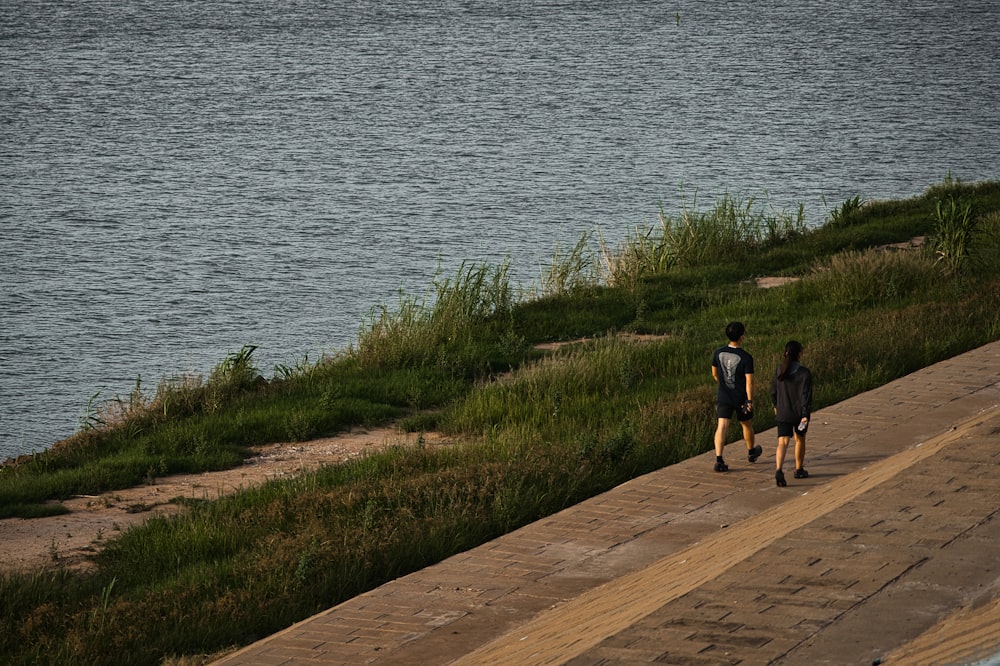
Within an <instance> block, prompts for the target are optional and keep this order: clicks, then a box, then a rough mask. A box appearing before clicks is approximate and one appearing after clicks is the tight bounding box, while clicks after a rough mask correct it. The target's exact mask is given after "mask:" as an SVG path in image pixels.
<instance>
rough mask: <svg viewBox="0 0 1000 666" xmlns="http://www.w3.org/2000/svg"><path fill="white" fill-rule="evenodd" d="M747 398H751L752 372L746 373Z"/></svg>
mask: <svg viewBox="0 0 1000 666" xmlns="http://www.w3.org/2000/svg"><path fill="white" fill-rule="evenodd" d="M747 400H753V373H752V372H751V373H750V374H748V375H747Z"/></svg>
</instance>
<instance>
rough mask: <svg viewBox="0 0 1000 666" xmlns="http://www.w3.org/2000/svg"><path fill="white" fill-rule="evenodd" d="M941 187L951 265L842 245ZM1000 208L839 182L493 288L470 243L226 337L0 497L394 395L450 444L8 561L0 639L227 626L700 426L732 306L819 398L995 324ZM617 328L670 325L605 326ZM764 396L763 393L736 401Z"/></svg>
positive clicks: (983, 188) (54, 652)
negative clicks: (280, 353)
mask: <svg viewBox="0 0 1000 666" xmlns="http://www.w3.org/2000/svg"><path fill="white" fill-rule="evenodd" d="M942 195H955V196H957V195H960V196H961V197H963V199H964V200H970V201H974V202H975V210H976V211H977V215H978V217H977V219H978V220H980V222H981V229H982V231H983V233H981V235H980V236H979V237H978V238H977V240H976V243H975V246H974V247H975V248H976V253H975V254H974V256H972V257H970V263H969V264H968V265H967V267H966V268H965V270H963V271H962V272H960V273H957V274H947V275H945V274H943V273H942V270H941V269H942V265H941V264H935V262H934V261H933V257H931V256H929V255H926V254H921V253H908V254H906V255H901V254H889V253H871V252H868V253H864V252H861V250H864V249H865V248H869V247H872V246H875V245H879V244H883V243H892V242H898V241H903V240H908V239H909V238H911V237H913V236H918V235H922V234H927V233H929V232H932V231H934V230H935V228H936V227H935V202H936V200H937V199H939V198H940V197H941V196H942ZM997 211H1000V184H996V183H992V184H991V183H986V184H980V185H975V186H958V185H955V184H948V183H946V184H945V185H944V186H942V187H939V188H933V189H932V190H930V191H929V192H928V193H927V195H925V196H923V197H919V198H916V199H914V200H911V201H905V202H881V203H876V204H870V205H866V206H862V207H861V208H860V209H859V210H854V209H853V208H852V209H847V208H846V207H845V209H844V211H843V215H840V216H838V218H837V220H836V222H831V223H830V224H827V225H826V226H824V227H822V228H820V229H818V230H815V231H810V232H807V231H805V230H801V229H800V230H793V233H788V234H784V235H783V236H782V237H781V238H777V239H770V240H768V241H767V242H740V243H737V244H736V245H734V246H733V247H729V248H726V251H725V252H724V253H721V254H722V255H723V256H726V257H727V259H728V261H727V262H726V263H725V264H724V265H717V264H716V263H714V262H712V263H705V262H698V261H688V262H685V261H683V258H682V260H677V261H675V263H673V264H672V265H671V267H670V269H669V270H667V271H665V272H663V273H660V274H648V273H647V274H642V275H637V276H632V277H633V279H631V280H621V283H622V284H627V285H628V286H619V287H615V288H611V287H602V286H597V285H594V284H593V282H592V281H586V280H584V281H579V282H577V283H575V284H574V286H573V287H572V288H571V289H564V290H562V291H560V293H558V294H555V295H551V296H546V297H544V298H536V299H531V300H527V301H523V302H515V300H514V299H512V298H511V297H510V295H509V293H507V290H506V288H505V272H504V268H503V267H500V268H497V269H475V268H472V269H469V270H468V271H467V272H466V273H464V274H462V275H460V276H457V277H456V278H455V280H454V281H446V283H444V284H441V285H439V293H438V301H437V303H436V304H435V305H434V307H433V310H432V311H428V310H427V309H424V308H421V307H419V304H415V303H410V304H404V305H403V306H401V308H400V311H399V312H393V313H385V316H384V317H382V318H380V319H379V318H377V319H373V321H372V322H371V326H370V327H369V334H368V335H367V336H362V338H361V339H360V340H359V344H358V347H357V349H352V350H350V351H349V353H345V354H344V355H343V356H342V357H340V358H337V359H330V360H327V361H326V362H324V363H321V364H317V365H316V366H310V367H303V368H298V369H295V370H294V371H285V372H283V373H280V375H279V377H277V378H275V379H273V380H270V381H265V380H263V379H262V378H261V377H260V375H259V373H258V372H257V371H256V370H255V369H254V368H253V366H252V351H251V350H245V353H243V354H241V355H237V356H235V357H231V358H229V359H226V361H224V362H223V363H221V364H220V366H219V368H217V369H216V372H214V373H213V375H212V376H211V377H210V378H209V379H208V380H207V381H205V382H203V383H201V384H197V385H195V386H187V387H176V386H161V387H160V389H159V391H158V393H157V395H156V396H155V397H154V398H153V399H146V398H142V397H141V396H134V397H132V398H131V399H129V400H126V401H122V403H120V404H119V408H120V414H119V416H118V418H117V420H115V421H114V424H113V425H112V424H111V423H110V422H109V425H106V426H102V427H97V428H93V429H90V430H87V431H85V432H82V433H81V434H80V435H79V436H77V437H76V438H74V439H73V440H71V441H69V442H67V443H66V444H64V445H63V446H60V447H58V448H57V449H56V450H54V451H52V452H50V453H47V454H44V455H41V456H36V457H35V458H34V459H33V460H31V461H29V462H27V463H26V464H23V465H20V466H17V467H16V468H5V469H4V470H3V472H2V473H0V499H2V503H3V506H4V507H6V508H7V510H8V511H11V510H12V511H13V512H21V513H30V512H31V511H33V510H35V508H36V507H39V506H43V505H41V504H40V502H41V501H42V500H45V499H47V498H59V497H64V496H67V495H70V494H74V493H82V492H96V491H98V490H103V489H108V488H114V487H122V486H123V485H127V484H130V483H134V482H136V481H137V480H141V479H142V478H144V477H155V476H156V475H157V474H163V473H167V472H173V471H180V470H187V469H203V468H217V467H221V466H225V465H231V464H234V463H235V461H236V460H238V459H240V458H241V457H242V455H243V454H244V452H245V451H246V448H247V447H248V446H250V445H252V444H255V443H262V442H265V441H274V440H282V439H289V438H291V439H296V438H297V439H304V438H307V437H311V436H314V435H317V434H326V433H330V432H335V431H337V430H338V429H342V428H345V427H347V426H349V425H351V424H353V423H367V424H373V423H377V422H383V421H385V420H388V419H397V418H404V419H405V422H407V423H409V424H410V426H411V427H412V428H414V429H418V430H419V429H428V428H437V429H441V430H444V431H446V432H449V433H451V434H453V435H455V436H456V437H457V438H459V439H460V440H461V441H462V442H463V443H462V444H459V445H457V446H455V447H453V448H450V449H448V450H443V451H430V450H425V449H421V448H417V449H410V450H402V449H399V450H391V451H388V452H386V453H385V454H382V455H378V456H373V457H371V458H368V459H365V460H361V461H357V462H353V463H350V464H347V465H343V466H335V467H330V468H327V469H324V470H321V471H320V472H317V473H315V474H310V475H307V476H305V477H303V478H301V479H298V480H295V481H286V482H276V483H271V484H268V485H267V486H265V487H263V488H259V489H256V490H251V491H247V492H245V493H242V494H240V495H238V496H234V497H231V498H227V499H224V500H219V501H216V502H210V503H204V504H199V505H196V506H193V507H192V510H191V512H190V513H189V514H188V515H186V516H184V517H181V518H177V519H172V520H153V521H151V522H150V523H149V524H147V525H146V526H144V527H141V528H138V529H134V530H131V531H130V532H128V533H126V534H125V535H123V536H122V537H120V538H118V539H115V540H114V541H112V542H111V543H109V544H108V547H107V549H106V550H105V551H104V553H103V554H102V555H101V556H100V557H99V558H97V569H96V571H95V572H93V573H90V574H73V573H69V572H66V571H56V572H37V573H30V574H23V575H14V576H5V577H4V578H3V579H2V580H0V598H2V599H4V603H3V605H2V610H0V622H2V624H0V627H2V631H0V655H3V656H4V658H5V660H6V661H7V662H9V663H15V664H16V663H60V662H62V663H70V662H79V663H130V664H131V663H158V662H160V661H161V660H162V659H163V658H164V657H165V656H168V655H171V654H191V655H193V654H200V653H206V652H211V651H213V650H218V649H222V648H225V647H227V646H231V645H235V644H240V643H244V642H246V641H250V640H253V639H255V638H258V637H260V636H263V635H266V634H268V633H271V632H274V631H276V630H278V629H280V628H282V627H284V626H287V625H288V624H291V623H292V622H295V621H296V620H298V619H301V618H303V617H306V616H308V615H310V614H312V613H314V612H316V611H317V610H319V609H322V608H325V607H329V606H331V605H333V604H335V603H337V602H338V601H340V600H343V599H345V598H349V597H351V596H353V595H356V594H358V593H360V592H362V591H364V590H366V589H370V588H371V587H373V586H376V585H378V584H380V583H382V582H384V581H386V580H390V579H392V578H394V577H397V576H399V575H401V574H404V573H406V572H408V571H412V570H415V569H417V568H420V567H423V566H426V565H428V564H431V563H433V562H436V561H439V560H440V559H442V558H444V557H447V556H448V555H450V554H453V553H455V552H458V551H461V550H463V549H467V548H470V547H473V546H475V545H477V544H479V543H482V542H483V541H484V540H487V539H489V538H492V537H494V536H496V535H498V534H502V533H504V532H506V531H509V530H511V529H513V528H516V527H518V526H520V525H523V524H525V523H527V522H530V521H532V520H535V519H537V518H539V517H541V516H544V515H547V514H549V513H552V512H554V511H557V510H559V509H561V508H563V507H565V506H567V505H570V504H572V503H575V502H579V501H581V500H582V499H585V498H586V497H589V496H592V495H594V494H596V493H599V492H601V491H603V490H605V489H607V488H610V487H613V486H614V485H616V484H618V483H621V482H622V481H624V480H626V479H628V478H631V477H634V476H636V475H638V474H642V473H644V472H646V471H649V470H652V469H656V468H658V467H661V466H663V465H667V464H670V463H672V462H676V461H678V460H681V459H684V458H686V457H689V456H691V455H693V454H696V453H700V452H702V451H704V450H707V449H708V448H710V446H711V434H712V432H713V431H714V418H713V417H712V413H713V410H712V400H713V395H714V390H713V387H712V385H711V381H710V376H709V373H708V358H709V355H710V353H711V350H712V349H713V348H714V347H715V346H717V345H719V344H722V343H723V340H722V329H723V327H724V326H725V324H726V322H727V321H730V320H732V319H740V320H743V321H745V322H746V323H747V324H748V328H749V341H748V348H749V349H750V350H751V351H752V352H753V353H754V354H755V355H756V356H757V358H758V363H759V364H760V366H761V368H765V369H769V368H770V367H771V365H772V364H774V363H776V361H777V358H776V355H777V353H778V352H779V351H780V349H781V348H782V346H783V345H784V342H785V341H786V340H787V339H788V338H790V337H795V338H798V339H800V340H802V342H804V343H805V345H806V347H807V349H809V359H810V367H811V368H812V369H813V371H814V373H815V376H816V378H817V391H816V398H815V399H816V403H817V404H816V407H817V408H819V407H822V406H824V405H829V404H832V403H834V402H837V401H839V400H842V399H844V398H845V397H848V396H850V395H854V394H857V393H858V392H861V391H864V390H867V389H869V388H872V387H874V386H877V385H880V384H882V383H885V382H886V381H890V380H892V379H894V378H896V377H899V376H902V375H904V374H906V373H908V372H912V371H913V370H915V369H918V368H920V367H923V366H925V365H928V364H931V363H934V362H936V361H938V360H941V359H943V358H947V357H949V356H952V355H954V354H957V353H961V352H964V351H966V350H968V349H972V348H974V347H976V346H979V345H981V344H984V343H985V342H988V341H991V340H996V339H998V338H1000V314H998V311H1000V307H998V301H997V299H996V298H995V297H994V296H993V295H995V294H997V293H998V289H997V288H998V287H1000V265H998V261H1000V260H998V258H997V257H998V256H1000V252H998V250H1000V241H998V232H997V229H998V227H1000V218H998V213H997ZM713 242H715V243H717V242H719V241H718V240H717V239H715V240H713ZM717 254H719V253H717ZM675 259H676V257H673V258H672V259H671V260H672V261H673V260H675ZM768 274H772V275H773V274H782V275H795V276H802V277H804V278H805V279H803V280H802V281H800V282H797V283H795V284H793V285H789V286H786V287H783V288H780V289H775V290H759V289H756V288H755V287H754V286H753V285H752V284H750V283H749V282H748V280H749V279H750V278H752V277H755V276H761V275H768ZM984 294H985V295H987V297H985V298H984ZM956 323H960V325H956ZM622 330H631V331H637V332H651V333H660V334H664V335H665V336H666V337H665V338H664V339H662V340H661V341H658V342H654V343H649V344H643V345H635V344H629V343H626V342H623V341H621V340H620V339H618V338H616V337H614V336H609V337H602V336H604V334H606V333H610V332H615V331H622ZM584 335H586V336H598V337H597V338H596V339H594V340H592V341H590V342H588V343H585V344H577V345H571V346H569V347H566V348H563V349H562V350H560V351H558V352H556V353H553V354H548V355H544V356H541V355H540V354H539V353H538V352H536V351H533V350H532V348H531V345H532V343H536V342H541V341H546V340H567V339H574V338H576V337H579V336H584ZM500 372H505V373H509V374H507V375H506V376H505V377H504V380H503V381H495V380H493V378H495V376H496V375H497V373H500ZM765 373H766V371H765ZM760 384H761V386H760V387H759V388H760V391H759V392H760V393H761V395H759V396H758V401H760V400H761V399H763V398H764V395H763V391H764V390H765V387H764V386H763V383H760ZM761 411H762V412H766V411H767V410H761ZM102 418H103V417H102ZM770 421H771V417H769V415H767V414H766V413H762V414H761V416H760V417H759V419H758V420H757V423H756V425H757V427H758V428H759V429H764V428H767V427H769V426H770V425H771V422H770ZM734 435H735V433H734ZM46 506H47V505H46Z"/></svg>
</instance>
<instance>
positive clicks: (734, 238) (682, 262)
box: [601, 193, 806, 286]
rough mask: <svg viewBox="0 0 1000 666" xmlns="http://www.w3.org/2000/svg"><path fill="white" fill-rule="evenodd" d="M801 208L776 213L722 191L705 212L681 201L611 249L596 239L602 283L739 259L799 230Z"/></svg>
mask: <svg viewBox="0 0 1000 666" xmlns="http://www.w3.org/2000/svg"><path fill="white" fill-rule="evenodd" d="M805 230H806V226H805V217H804V213H803V208H802V206H799V209H798V212H797V213H796V214H795V215H791V214H788V213H787V212H785V211H776V210H773V209H772V208H771V207H769V206H768V205H767V204H766V202H759V201H758V200H757V199H756V198H755V197H752V196H751V197H747V198H746V199H742V198H738V197H734V196H733V195H730V194H728V193H727V194H724V195H723V196H721V197H719V198H718V199H717V200H716V202H715V205H714V207H713V208H712V209H711V210H709V211H706V212H699V211H698V210H697V198H695V201H694V204H693V207H692V208H691V209H689V208H688V206H687V204H686V203H685V204H684V205H683V206H682V209H681V213H680V214H679V215H678V216H668V215H667V214H666V213H664V211H663V209H662V208H661V210H660V215H659V226H658V227H653V228H650V229H648V230H645V231H639V230H636V231H635V232H634V233H633V234H632V235H631V236H629V237H628V238H627V239H626V240H625V242H624V243H623V244H622V245H621V246H620V247H619V248H617V249H612V248H611V247H609V246H608V245H607V244H606V243H604V242H603V239H602V247H601V254H602V258H603V267H604V280H605V283H606V284H608V285H632V286H634V285H635V284H636V283H637V281H638V280H640V279H641V278H643V277H647V276H651V275H661V274H664V273H669V272H670V271H671V270H672V269H674V268H678V267H680V268H691V267H696V266H707V265H712V264H714V263H717V262H718V261H719V259H720V258H721V257H725V258H726V260H727V261H732V262H740V261H742V260H743V259H745V258H746V257H747V256H749V255H750V254H752V253H754V252H757V251H760V250H761V249H763V248H765V247H773V246H777V245H780V244H782V243H785V242H787V241H789V240H791V239H793V238H797V237H799V236H801V235H802V234H804V233H805Z"/></svg>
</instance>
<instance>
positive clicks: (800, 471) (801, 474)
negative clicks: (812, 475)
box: [795, 467, 809, 479]
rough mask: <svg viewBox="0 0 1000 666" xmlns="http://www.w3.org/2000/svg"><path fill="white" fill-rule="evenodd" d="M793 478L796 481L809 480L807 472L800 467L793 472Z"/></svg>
mask: <svg viewBox="0 0 1000 666" xmlns="http://www.w3.org/2000/svg"><path fill="white" fill-rule="evenodd" d="M795 478H796V479H808V478H809V472H807V471H806V470H805V468H802V467H800V468H798V469H797V470H795Z"/></svg>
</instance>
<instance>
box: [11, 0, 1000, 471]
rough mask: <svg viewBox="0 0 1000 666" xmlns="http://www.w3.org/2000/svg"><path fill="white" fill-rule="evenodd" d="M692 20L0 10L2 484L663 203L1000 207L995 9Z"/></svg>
mask: <svg viewBox="0 0 1000 666" xmlns="http://www.w3.org/2000/svg"><path fill="white" fill-rule="evenodd" d="M712 4H719V5H720V6H718V7H710V6H708V3H697V4H695V3H664V2H662V1H661V0H626V1H622V2H614V3H610V2H603V1H602V2H569V1H565V2H560V1H551V2H541V1H536V2H527V1H522V2H502V3H500V2H460V1H457V0H445V1H443V2H438V3H425V2H422V1H417V0H412V1H408V0H390V1H388V2H367V1H364V0H363V1H360V2H358V1H352V2H330V1H326V0H324V1H320V0H300V1H296V2H283V3H280V4H275V3H271V2H264V1H263V0H259V1H258V0H229V1H226V2H197V3H192V2H177V1H170V0H156V1H153V0H136V1H134V2H129V3H116V2H106V1H100V0H90V1H86V0H74V1H70V2H55V1H43V0H0V5H2V7H0V64H2V67H0V182H2V189H0V225H2V226H0V229H2V235H0V242H2V248H0V250H2V257H3V263H2V268H0V271H2V272H0V276H2V280H0V285H2V286H0V289H2V291H0V317H2V321H0V324H2V326H0V459H2V458H4V457H7V456H10V455H16V454H20V453H25V452H30V451H33V450H41V449H44V448H46V447H48V446H50V445H51V444H52V443H54V442H55V441H57V440H59V439H62V438H64V437H67V436H69V435H70V434H72V433H73V432H74V431H75V430H76V429H77V427H78V424H79V419H80V417H81V416H82V415H83V414H84V412H85V409H86V406H87V404H88V401H89V400H90V399H91V397H92V396H94V395H95V394H98V395H99V398H110V397H113V396H115V395H125V394H127V393H128V392H129V391H130V390H131V389H132V387H133V386H134V385H135V383H136V379H137V377H141V378H142V381H143V384H144V386H146V387H147V388H148V389H149V390H152V388H153V387H155V384H156V383H157V382H158V381H159V380H160V379H161V378H163V377H172V376H176V375H179V374H182V373H188V374H204V373H207V372H209V371H210V370H211V368H212V367H213V366H214V365H215V364H216V363H217V362H218V361H220V360H221V359H223V358H224V357H225V356H226V354H228V353H231V352H235V351H237V350H239V349H240V348H241V347H242V346H243V345H245V344H255V345H258V346H259V349H258V351H257V353H256V356H255V358H256V360H257V363H258V365H259V367H261V369H262V370H264V371H265V374H268V375H269V374H270V370H271V368H272V367H273V366H274V364H276V363H284V364H288V365H291V364H294V363H296V362H298V361H300V360H301V359H303V358H305V357H307V356H308V358H310V359H315V358H316V357H318V356H319V355H320V354H322V353H324V352H332V351H336V350H338V349H343V348H345V347H346V346H347V345H348V344H350V343H351V342H353V341H354V340H355V339H356V335H357V331H358V328H359V326H360V325H361V324H362V323H363V321H364V318H365V315H366V313H367V312H368V311H369V309H370V308H371V307H372V306H374V305H381V304H386V305H389V306H392V305H393V304H394V303H396V302H397V296H398V292H399V290H400V289H403V290H405V291H406V292H407V293H411V294H422V293H423V292H424V291H425V289H426V288H427V287H428V286H429V285H430V283H431V280H432V279H433V276H434V275H435V274H436V272H437V271H439V270H440V271H443V272H444V274H445V275H451V274H453V273H454V271H455V270H456V269H457V267H458V266H459V265H460V263H461V261H463V260H472V261H488V262H493V263H496V262H499V261H501V260H502V259H503V258H505V257H509V258H510V259H511V261H512V265H513V272H514V276H515V279H516V280H517V281H518V282H519V283H520V284H524V285H530V284H532V283H536V282H537V278H538V275H539V272H540V269H541V267H544V266H547V265H548V262H549V260H550V258H551V255H552V252H553V250H554V249H555V248H556V247H557V246H559V247H561V248H563V249H569V248H570V247H571V246H572V245H573V244H575V243H576V241H577V240H578V239H579V238H580V236H581V234H582V233H584V232H588V231H590V232H592V231H594V230H597V229H600V230H601V232H602V233H603V234H604V236H605V238H607V239H609V240H611V241H613V242H618V241H620V240H622V239H623V238H624V237H625V235H626V233H627V232H628V231H629V230H630V229H632V228H634V227H636V226H639V227H642V228H645V227H647V226H649V225H651V224H654V223H655V220H656V215H657V212H658V210H659V206H660V205H661V204H662V205H663V206H664V208H665V209H666V210H667V211H668V212H669V211H672V210H676V209H677V207H678V206H679V205H680V203H681V200H682V190H683V192H684V193H686V195H685V196H687V197H688V199H689V202H690V197H691V196H692V195H693V194H694V193H695V192H697V194H698V200H699V202H701V207H706V206H707V205H710V203H711V202H712V201H713V200H714V198H715V197H716V196H719V195H720V194H722V193H725V192H730V193H733V194H737V195H746V196H750V195H753V196H758V197H761V196H763V195H764V194H766V195H767V196H768V197H769V200H770V202H771V204H772V205H773V206H774V207H775V208H777V209H786V210H794V209H795V208H796V207H797V205H798V204H799V203H802V204H803V205H804V206H805V210H806V214H807V222H810V223H820V222H822V220H823V218H824V217H825V214H826V212H827V210H828V209H829V208H833V207H835V206H837V205H839V204H840V202H842V201H844V200H845V199H848V198H851V197H853V196H855V195H860V196H862V197H863V198H866V199H873V198H874V199H884V198H897V197H909V196H913V195H917V194H920V193H921V192H923V191H924V190H925V189H926V188H927V187H928V186H930V185H932V184H935V183H939V182H941V180H942V179H943V178H944V177H945V176H946V175H947V174H949V173H950V174H951V175H952V176H954V177H957V178H960V179H962V180H963V181H967V182H971V181H977V180H983V179H991V180H995V179H998V178H1000V173H998V171H1000V170H998V165H1000V123H998V122H997V116H996V111H995V110H996V109H997V108H1000V64H998V63H1000V58H997V55H998V54H1000V10H998V9H997V6H996V4H995V3H994V2H993V1H992V0H979V1H970V2H962V3H957V4H958V5H959V6H957V7H947V8H944V7H943V6H941V5H940V4H939V3H902V2H875V3H870V2H860V1H849V2H845V3H840V4H838V5H837V6H830V5H829V4H828V3H820V2H794V1H790V0H786V1H784V2H774V3H754V2H750V1H749V0H741V1H734V2H728V3H712ZM762 5H766V6H762Z"/></svg>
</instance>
